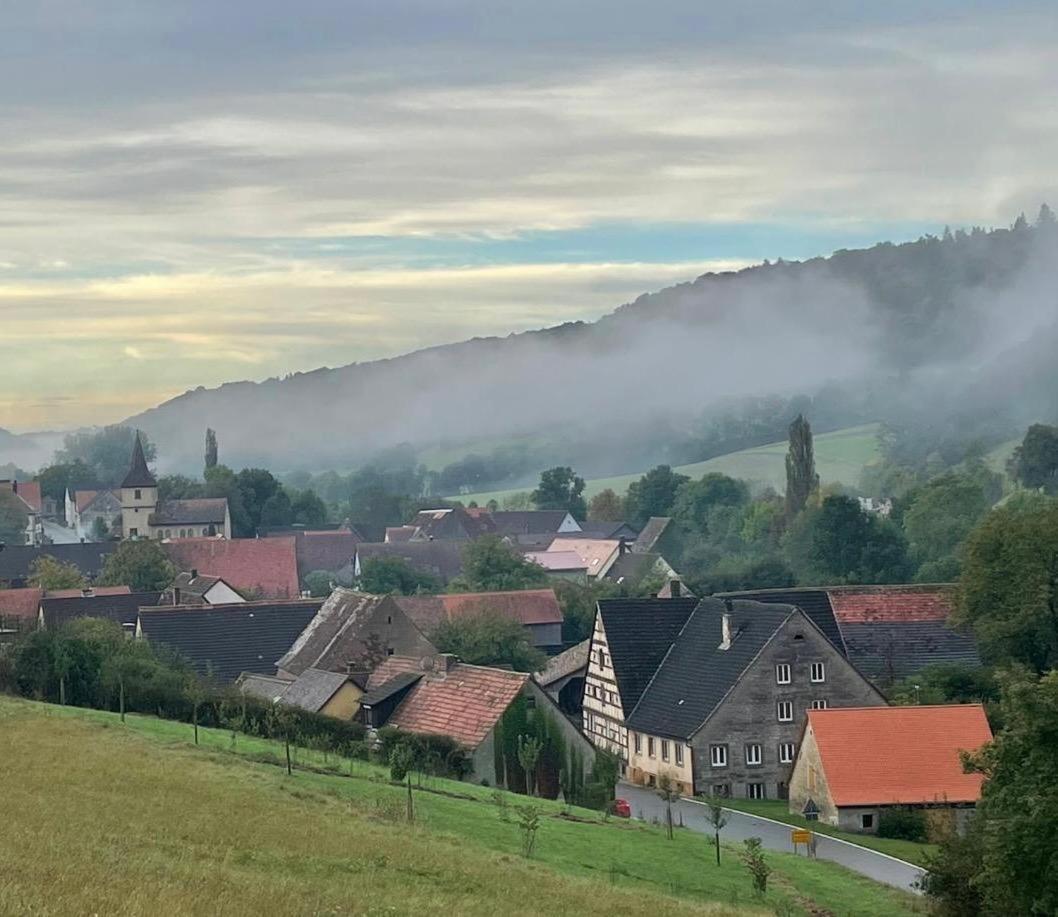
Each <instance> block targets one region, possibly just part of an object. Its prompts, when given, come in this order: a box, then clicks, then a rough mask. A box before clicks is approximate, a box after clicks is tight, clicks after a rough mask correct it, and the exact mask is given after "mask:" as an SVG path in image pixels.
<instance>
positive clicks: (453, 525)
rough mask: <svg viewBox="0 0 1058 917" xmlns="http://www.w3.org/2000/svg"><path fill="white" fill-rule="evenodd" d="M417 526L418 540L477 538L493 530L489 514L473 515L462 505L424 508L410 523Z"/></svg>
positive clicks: (416, 534) (415, 536) (416, 538)
mask: <svg viewBox="0 0 1058 917" xmlns="http://www.w3.org/2000/svg"><path fill="white" fill-rule="evenodd" d="M408 524H409V525H411V526H414V527H415V528H416V530H417V531H416V533H415V535H414V538H415V540H416V541H431V540H434V539H438V540H445V539H457V540H465V539H467V538H477V537H478V536H480V535H485V534H487V533H488V532H490V531H492V522H491V520H490V519H489V518H488V516H482V517H476V516H472V515H471V514H470V513H468V512H467V511H466V510H465V509H463V508H461V507H458V506H457V507H454V508H447V507H446V508H441V509H424V510H420V511H419V512H418V513H417V514H416V515H415V518H414V519H412V520H411V522H409V523H408Z"/></svg>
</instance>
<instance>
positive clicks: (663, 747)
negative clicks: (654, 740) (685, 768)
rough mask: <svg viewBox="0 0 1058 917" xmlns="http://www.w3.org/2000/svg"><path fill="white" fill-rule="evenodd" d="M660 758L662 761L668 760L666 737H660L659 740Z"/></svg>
mask: <svg viewBox="0 0 1058 917" xmlns="http://www.w3.org/2000/svg"><path fill="white" fill-rule="evenodd" d="M661 760H662V761H668V760H669V740H668V739H662V740H661Z"/></svg>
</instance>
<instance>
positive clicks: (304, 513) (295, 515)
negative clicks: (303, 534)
mask: <svg viewBox="0 0 1058 917" xmlns="http://www.w3.org/2000/svg"><path fill="white" fill-rule="evenodd" d="M290 512H291V515H292V519H291V521H292V522H293V523H294V525H304V526H307V527H308V528H312V527H313V526H316V525H324V524H326V522H327V504H326V503H324V502H323V501H322V500H321V499H320V498H319V497H318V496H317V495H316V492H315V491H313V490H299V491H296V492H295V494H294V496H293V497H292V498H291V500H290Z"/></svg>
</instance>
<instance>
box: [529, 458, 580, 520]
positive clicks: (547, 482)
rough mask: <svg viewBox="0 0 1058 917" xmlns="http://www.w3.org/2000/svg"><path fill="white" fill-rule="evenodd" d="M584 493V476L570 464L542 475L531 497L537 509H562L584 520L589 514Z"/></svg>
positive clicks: (551, 469) (550, 469)
mask: <svg viewBox="0 0 1058 917" xmlns="http://www.w3.org/2000/svg"><path fill="white" fill-rule="evenodd" d="M583 494H584V478H582V477H579V476H578V475H577V474H576V473H575V472H574V471H573V469H572V468H569V467H568V466H558V467H555V468H549V469H548V470H547V471H545V472H543V473H542V474H541V475H540V484H539V485H538V486H537V488H536V490H534V491H533V492H532V495H531V496H530V499H531V500H532V501H533V505H534V506H535V507H536V508H537V509H562V510H565V511H566V512H568V513H571V514H572V515H573V518H574V519H580V520H583V519H585V518H586V517H587V515H588V507H587V505H586V504H585V502H584V496H583Z"/></svg>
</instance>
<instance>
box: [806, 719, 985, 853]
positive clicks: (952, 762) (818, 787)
mask: <svg viewBox="0 0 1058 917" xmlns="http://www.w3.org/2000/svg"><path fill="white" fill-rule="evenodd" d="M991 739H992V731H991V729H990V728H989V726H988V719H987V718H986V716H985V712H984V708H983V707H982V706H981V705H980V704H962V705H943V706H922V707H870V708H865V709H857V708H844V709H838V710H831V709H828V710H811V711H809V713H808V717H807V719H806V721H805V724H804V727H803V730H802V736H801V741H800V743H799V750H798V753H797V760H796V763H795V764H794V768H793V776H792V777H791V779H790V812H791V813H794V814H797V815H803V816H804V817H805V818H808V819H810V820H819V821H822V822H824V823H826V824H828V825H834V826H836V827H839V828H843V829H844V830H846V831H859V832H864V833H869V834H874V833H877V831H878V824H879V821H880V819H881V817H882V815H883V813H885V812H886V811H887V810H888V809H891V808H893V807H905V808H906V807H910V808H914V809H921V810H924V811H925V813H926V822H927V826H928V828H929V831H930V835H931V836H933V837H936V836H938V835H944V834H945V833H947V832H949V831H950V830H951V829H956V830H961V829H962V828H964V827H965V825H966V822H967V819H968V818H969V816H970V814H971V813H972V812H973V809H974V807H975V805H976V804H977V802H978V800H979V799H980V798H981V786H982V784H983V781H984V778H983V776H982V775H981V774H968V773H965V772H964V771H963V767H962V759H961V757H960V756H961V754H962V752H974V751H977V750H978V749H980V748H981V746H982V745H985V744H986V743H987V742H990V741H991Z"/></svg>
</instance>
